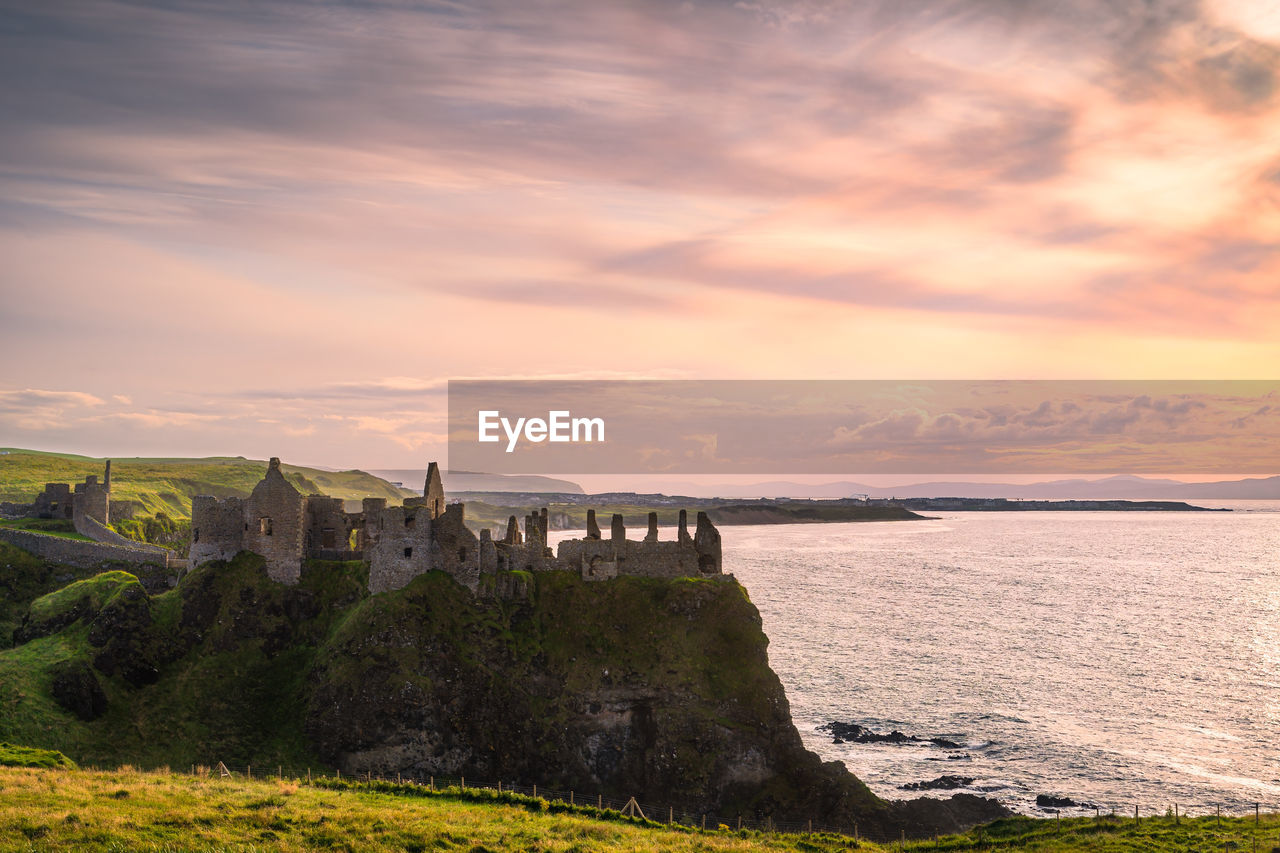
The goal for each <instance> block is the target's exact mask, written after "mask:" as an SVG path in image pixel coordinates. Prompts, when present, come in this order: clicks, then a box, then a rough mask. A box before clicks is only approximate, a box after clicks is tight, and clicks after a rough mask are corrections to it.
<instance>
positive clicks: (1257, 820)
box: [1253, 803, 1262, 826]
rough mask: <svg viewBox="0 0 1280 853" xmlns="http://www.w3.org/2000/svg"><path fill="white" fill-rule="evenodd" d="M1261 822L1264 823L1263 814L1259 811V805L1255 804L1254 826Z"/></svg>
mask: <svg viewBox="0 0 1280 853" xmlns="http://www.w3.org/2000/svg"><path fill="white" fill-rule="evenodd" d="M1261 822H1262V812H1261V811H1260V809H1259V804H1258V803H1254V804H1253V825H1254V826H1257V825H1258V824H1259V823H1261Z"/></svg>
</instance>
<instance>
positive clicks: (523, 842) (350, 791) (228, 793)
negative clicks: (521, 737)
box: [0, 748, 1280, 853]
mask: <svg viewBox="0 0 1280 853" xmlns="http://www.w3.org/2000/svg"><path fill="white" fill-rule="evenodd" d="M0 749H2V748H0ZM1277 843H1280V819H1277V818H1276V817H1275V816H1271V815H1264V816H1263V818H1262V820H1261V822H1259V823H1257V824H1255V823H1254V820H1253V818H1252V817H1248V818H1224V819H1222V820H1221V821H1219V820H1217V819H1216V818H1215V817H1199V818H1194V819H1190V820H1188V819H1185V818H1184V819H1181V820H1179V821H1176V822H1175V820H1174V819H1173V818H1172V817H1160V818H1145V819H1143V820H1140V821H1136V822H1135V821H1134V820H1133V819H1132V818H1117V817H1103V818H1102V819H1100V820H1095V819H1093V818H1072V819H1068V820H1063V821H1061V822H1058V821H1053V820H1036V819H1031V818H1010V819H1006V820H1001V821H997V822H996V823H993V824H989V825H987V826H985V827H978V828H976V829H973V830H970V831H969V832H967V833H964V834H960V835H949V836H943V837H940V838H936V839H924V840H916V841H910V840H909V841H907V842H906V843H905V845H903V846H902V847H900V846H899V844H898V843H896V842H891V843H887V844H877V843H874V842H869V841H867V840H866V839H861V840H859V841H855V840H854V839H853V838H850V837H848V836H844V835H837V834H832V833H813V834H809V833H799V834H775V833H762V832H756V831H751V830H742V831H738V830H736V829H735V828H732V827H726V826H720V827H708V829H707V830H706V831H702V830H698V829H690V828H686V827H681V826H678V825H677V826H673V827H667V826H665V825H662V824H660V823H656V822H653V821H641V820H638V819H632V818H628V817H624V816H622V815H620V814H619V813H618V812H615V811H611V810H608V809H606V810H602V811H597V810H595V809H592V808H590V807H585V808H583V807H578V808H570V807H569V806H568V805H567V804H565V803H562V802H548V801H546V800H542V799H534V798H532V797H524V796H519V795H515V796H511V795H506V796H504V795H497V794H496V793H495V792H492V791H474V790H471V791H467V792H461V791H459V790H458V789H456V788H454V789H450V790H447V791H440V792H435V793H430V792H428V791H426V790H425V789H423V788H421V787H417V788H416V790H415V789H414V787H413V786H401V785H394V784H388V785H384V784H379V783H377V782H375V783H373V784H372V785H365V784H363V783H358V782H357V783H339V784H334V783H333V781H332V780H319V779H317V780H316V781H315V783H314V784H307V783H306V782H305V781H303V780H300V779H291V778H288V777H287V776H286V777H285V778H274V777H269V778H265V779H263V778H256V779H252V780H251V779H246V778H244V777H243V776H241V775H237V776H235V777H230V778H228V777H221V776H219V775H218V774H216V773H215V774H208V773H204V774H201V775H189V774H186V773H181V774H178V773H169V772H166V771H164V770H159V771H154V772H143V771H139V770H135V769H133V768H130V767H123V768H120V769H118V770H107V771H102V770H74V769H36V768H30V767H22V768H7V767H0V850H64V849H77V850H89V851H117V850H121V849H128V850H154V851H162V850H166V851H167V850H261V849H272V850H282V851H295V850H297V851H301V850H316V849H329V850H369V851H397V853H403V851H427V850H440V851H449V850H457V851H471V853H476V851H490V853H496V852H497V851H508V850H511V851H516V850H519V851H527V850H538V851H545V853H552V851H565V853H568V851H582V852H583V853H585V851H600V853H615V851H616V852H617V853H621V851H640V850H663V851H674V853H681V851H703V853H710V851H747V850H763V851H808V853H824V851H832V853H834V851H847V850H853V849H857V850H868V851H887V850H899V849H904V850H908V851H912V850H916V851H928V850H951V851H979V850H1028V851H1037V853H1139V851H1172V850H1176V851H1191V850H1196V851H1212V850H1238V851H1247V850H1254V849H1257V850H1270V849H1272V847H1273V845H1276V844H1277Z"/></svg>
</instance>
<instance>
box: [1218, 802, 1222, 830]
mask: <svg viewBox="0 0 1280 853" xmlns="http://www.w3.org/2000/svg"><path fill="white" fill-rule="evenodd" d="M1217 806H1218V826H1219V827H1221V826H1222V803H1218V804H1217Z"/></svg>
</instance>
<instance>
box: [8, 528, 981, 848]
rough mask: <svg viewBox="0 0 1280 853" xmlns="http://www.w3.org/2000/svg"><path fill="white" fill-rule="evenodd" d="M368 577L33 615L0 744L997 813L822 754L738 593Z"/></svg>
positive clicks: (957, 816)
mask: <svg viewBox="0 0 1280 853" xmlns="http://www.w3.org/2000/svg"><path fill="white" fill-rule="evenodd" d="M359 572H360V565H359V564H350V563H348V564H327V563H316V562H313V563H309V564H308V565H307V567H306V569H305V570H304V572H303V575H302V578H301V580H300V582H299V584H298V585H297V586H284V585H281V584H277V583H275V582H273V581H271V580H269V579H268V578H267V576H266V573H265V570H264V566H263V562H262V560H261V559H260V558H258V557H256V556H253V555H251V554H248V553H243V554H241V555H239V556H238V557H237V558H236V559H235V560H233V561H232V562H231V563H229V564H222V563H214V564H210V565H208V566H205V567H202V568H201V569H199V570H197V571H195V572H193V573H191V574H190V575H188V576H187V577H186V578H184V579H183V581H182V583H181V584H180V586H179V587H178V588H177V589H175V590H172V591H169V592H166V593H163V594H160V595H155V596H148V595H147V594H146V592H145V590H144V589H143V587H142V586H141V585H139V584H137V583H136V581H133V580H132V579H131V578H130V576H128V575H126V574H123V573H112V574H111V575H109V576H99V577H98V578H93V579H90V580H88V581H82V582H80V583H78V584H75V585H73V586H72V587H68V588H66V589H64V590H61V591H59V592H56V593H53V594H51V595H48V596H45V597H43V598H41V599H38V600H37V601H35V602H33V603H32V605H31V607H30V608H29V611H28V613H27V616H26V618H25V619H24V621H23V624H22V625H21V626H20V627H19V629H18V630H17V631H16V632H15V640H16V642H17V643H18V645H16V646H15V647H14V648H12V649H9V650H6V651H3V652H0V703H4V706H5V707H7V708H10V709H12V713H7V714H5V715H3V716H2V717H0V739H5V740H11V741H15V742H21V743H26V744H30V745H32V746H40V747H44V748H50V749H58V750H61V751H62V752H64V753H66V754H67V755H69V756H71V757H72V758H73V759H75V760H77V761H80V762H82V763H86V762H87V763H110V762H130V763H135V764H144V765H146V764H170V765H174V766H186V765H187V764H191V763H204V764H211V763H215V762H217V761H219V760H223V761H227V762H228V763H233V762H234V763H239V764H248V763H252V764H255V765H258V766H274V765H275V764H277V763H282V764H286V765H293V766H298V765H303V764H312V765H314V766H321V765H329V766H335V767H338V768H341V769H342V770H344V771H345V772H365V771H370V772H374V773H375V774H376V773H382V774H394V773H406V774H411V775H418V776H426V775H438V776H453V775H465V776H467V777H469V778H472V779H477V780H480V779H490V780H496V779H499V778H502V779H506V780H510V781H521V782H524V783H534V782H536V783H538V784H540V785H544V786H548V787H557V788H568V789H573V790H576V791H579V792H581V793H582V794H584V795H588V796H590V795H594V794H596V793H600V794H603V795H605V796H610V797H624V798H625V797H628V796H635V797H637V798H638V799H640V800H641V801H648V802H657V803H673V804H676V805H682V806H684V807H685V808H696V809H698V810H703V811H706V812H709V813H711V814H720V815H734V814H744V815H748V816H760V817H763V816H766V815H768V816H773V817H774V818H775V819H777V820H803V819H812V820H814V821H815V822H822V823H830V824H835V823H842V824H844V825H846V826H851V825H852V823H853V822H855V821H857V822H858V823H859V824H860V825H861V826H862V827H863V828H864V830H866V831H875V830H880V831H883V832H892V831H894V830H895V828H897V827H907V828H908V829H909V831H912V834H915V833H921V834H923V833H927V832H931V831H934V830H935V829H942V830H946V829H952V828H956V827H958V826H962V825H971V824H973V823H976V822H979V821H982V820H988V819H992V818H994V817H998V816H1000V814H1001V813H1002V810H1001V809H999V807H998V806H995V805H994V804H991V803H988V802H987V801H980V800H976V798H963V797H960V798H954V799H953V800H951V801H948V802H947V803H942V802H941V801H915V803H914V804H891V803H887V802H885V801H882V800H879V799H878V798H876V797H875V796H873V795H872V794H871V792H870V791H869V790H868V789H867V788H866V787H865V786H864V785H863V784H862V783H861V782H859V781H858V780H857V779H856V778H854V777H853V776H852V775H851V774H849V773H848V772H847V771H846V770H845V769H844V767H843V765H839V764H835V763H826V764H824V763H822V762H821V761H820V760H819V759H818V757H817V756H815V755H814V754H812V753H810V752H807V751H806V750H805V749H804V748H803V745H802V743H801V741H800V738H799V735H798V734H797V732H796V730H795V728H794V726H793V725H792V723H791V720H790V715H789V709H788V706H787V701H786V698H785V696H784V693H783V690H782V686H781V684H780V682H779V681H778V678H777V676H776V675H775V674H774V673H773V672H772V670H770V668H769V665H768V659H767V655H766V648H767V644H768V640H767V639H766V637H765V635H764V633H763V631H762V630H761V623H760V617H759V614H758V613H757V611H756V609H755V607H754V606H753V605H752V604H751V602H750V600H749V599H748V597H747V594H746V591H745V590H744V589H743V588H742V587H741V586H740V585H738V584H737V583H736V582H735V581H734V580H733V579H732V578H731V577H717V578H711V579H681V580H661V579H653V578H640V577H630V578H619V579H616V580H613V581H609V582H606V583H587V582H584V581H582V580H581V579H580V578H578V577H576V576H574V575H573V574H571V573H567V572H539V573H535V574H528V573H524V572H504V573H499V575H498V576H496V577H495V578H493V579H492V580H491V581H490V583H489V584H488V585H487V586H486V588H484V589H482V590H481V592H480V595H478V596H475V597H473V596H472V595H471V593H470V592H469V591H467V590H466V589H465V588H463V587H461V586H459V585H458V584H457V583H456V582H455V581H454V580H453V579H452V578H451V577H449V576H448V575H446V574H444V573H441V572H431V573H428V574H425V575H422V576H420V577H418V578H416V579H415V580H414V581H413V582H411V583H410V584H409V585H408V586H407V587H405V588H404V589H401V590H397V591H395V592H391V593H385V594H382V595H377V596H373V597H369V596H367V594H366V593H365V592H364V591H363V590H364V584H363V579H362V578H360V577H359Z"/></svg>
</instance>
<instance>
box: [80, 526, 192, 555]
mask: <svg viewBox="0 0 1280 853" xmlns="http://www.w3.org/2000/svg"><path fill="white" fill-rule="evenodd" d="M75 527H76V533H79V534H80V535H81V536H88V537H89V538H90V539H92V540H93V541H94V542H102V543H105V544H107V545H120V546H122V547H124V548H132V549H133V550H135V551H145V552H146V553H148V554H152V555H154V556H155V557H156V558H157V559H158V560H159V561H160V562H162V563H165V564H168V563H169V561H170V559H171V558H172V555H173V552H172V551H170V550H169V549H168V548H161V547H160V546H159V545H151V544H149V543H147V542H135V541H134V540H132V539H130V538H128V537H127V536H121V535H120V534H119V533H116V532H115V531H114V530H112V529H111V528H110V527H107V526H106V525H104V524H100V523H99V522H98V521H97V520H96V519H93V518H91V517H89V516H87V515H77V516H76V518H75Z"/></svg>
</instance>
